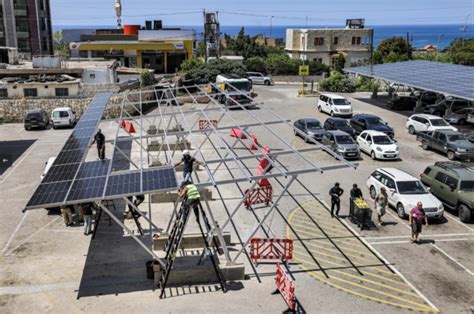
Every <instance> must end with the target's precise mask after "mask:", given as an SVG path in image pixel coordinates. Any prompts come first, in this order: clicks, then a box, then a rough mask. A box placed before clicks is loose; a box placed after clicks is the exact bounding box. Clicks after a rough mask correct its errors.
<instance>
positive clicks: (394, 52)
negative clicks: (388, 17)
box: [374, 37, 413, 63]
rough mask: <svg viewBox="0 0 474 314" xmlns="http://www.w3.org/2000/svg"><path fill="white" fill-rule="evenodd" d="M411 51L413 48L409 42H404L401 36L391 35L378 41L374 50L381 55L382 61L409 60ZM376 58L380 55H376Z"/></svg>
mask: <svg viewBox="0 0 474 314" xmlns="http://www.w3.org/2000/svg"><path fill="white" fill-rule="evenodd" d="M412 51H413V48H412V47H411V45H410V44H409V43H407V42H406V40H405V39H404V38H403V37H392V38H387V39H384V40H382V41H381V42H380V44H379V45H378V47H377V50H376V52H378V53H379V54H380V56H381V57H382V60H383V62H384V63H388V62H397V61H406V60H411V59H412ZM390 54H391V55H390ZM389 55H390V57H389ZM377 58H380V57H379V56H377ZM374 59H375V53H374ZM374 61H375V60H374ZM377 61H380V60H377ZM374 63H375V62H374Z"/></svg>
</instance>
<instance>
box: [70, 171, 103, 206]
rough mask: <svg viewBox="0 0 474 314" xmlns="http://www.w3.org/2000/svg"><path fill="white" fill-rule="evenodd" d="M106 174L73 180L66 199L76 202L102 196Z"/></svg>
mask: <svg viewBox="0 0 474 314" xmlns="http://www.w3.org/2000/svg"><path fill="white" fill-rule="evenodd" d="M106 179H107V177H106V176H102V177H95V178H87V179H80V180H75V181H74V183H73V185H72V188H71V191H70V192H69V195H68V197H67V200H66V201H72V202H78V201H81V200H90V199H94V198H98V197H102V194H103V193H104V186H105V180H106Z"/></svg>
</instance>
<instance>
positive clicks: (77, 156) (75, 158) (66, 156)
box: [54, 149, 83, 165]
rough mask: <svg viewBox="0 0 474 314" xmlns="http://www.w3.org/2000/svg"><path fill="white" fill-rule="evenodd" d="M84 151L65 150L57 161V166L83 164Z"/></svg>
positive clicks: (55, 162)
mask: <svg viewBox="0 0 474 314" xmlns="http://www.w3.org/2000/svg"><path fill="white" fill-rule="evenodd" d="M82 153H83V150H82V149H76V150H63V151H61V152H60V153H59V154H58V156H57V157H56V160H55V161H54V164H55V165H65V164H72V163H78V162H81V159H82Z"/></svg>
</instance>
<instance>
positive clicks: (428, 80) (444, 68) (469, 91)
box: [344, 60, 474, 100]
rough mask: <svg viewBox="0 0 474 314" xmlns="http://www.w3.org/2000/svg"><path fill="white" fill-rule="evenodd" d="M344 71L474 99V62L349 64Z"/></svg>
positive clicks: (420, 61) (417, 61) (419, 61)
mask: <svg viewBox="0 0 474 314" xmlns="http://www.w3.org/2000/svg"><path fill="white" fill-rule="evenodd" d="M344 71H345V72H347V73H352V74H359V75H364V76H368V77H373V78H377V79H382V80H386V81H391V82H395V83H400V84H402V85H407V86H410V87H414V88H417V89H421V90H426V91H431V92H435V93H440V94H444V95H450V96H454V97H459V98H463V99H468V100H474V67H472V66H465V65H457V64H449V63H441V62H433V61H423V60H416V61H405V62H395V63H385V64H376V65H373V66H362V67H354V68H346V69H344Z"/></svg>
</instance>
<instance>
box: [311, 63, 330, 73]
mask: <svg viewBox="0 0 474 314" xmlns="http://www.w3.org/2000/svg"><path fill="white" fill-rule="evenodd" d="M330 72H331V67H330V66H328V65H326V64H324V63H319V62H317V61H310V62H309V74H311V75H322V74H323V73H327V74H329V73H330Z"/></svg>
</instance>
